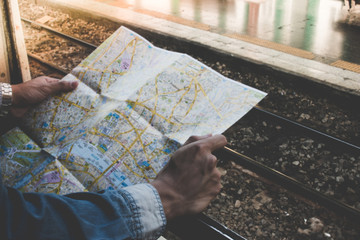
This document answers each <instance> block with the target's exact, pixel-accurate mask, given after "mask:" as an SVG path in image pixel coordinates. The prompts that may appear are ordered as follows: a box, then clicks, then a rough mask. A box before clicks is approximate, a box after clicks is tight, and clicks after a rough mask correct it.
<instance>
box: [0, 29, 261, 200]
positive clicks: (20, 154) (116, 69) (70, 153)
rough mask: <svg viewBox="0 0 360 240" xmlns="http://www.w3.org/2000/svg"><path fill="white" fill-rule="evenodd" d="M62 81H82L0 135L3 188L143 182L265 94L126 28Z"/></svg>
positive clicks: (68, 188) (61, 190)
mask: <svg viewBox="0 0 360 240" xmlns="http://www.w3.org/2000/svg"><path fill="white" fill-rule="evenodd" d="M62 81H80V84H79V86H78V88H77V89H76V90H75V91H73V92H70V93H66V94H62V95H58V96H54V97H52V98H50V99H48V100H47V101H45V102H43V103H41V104H40V105H38V106H36V107H35V108H34V109H32V110H31V111H29V112H28V114H27V116H26V118H25V119H24V121H23V125H22V126H21V129H22V130H23V131H24V132H26V134H25V133H24V132H23V131H21V130H20V129H19V128H16V129H13V130H11V131H10V132H8V133H7V134H5V135H3V136H2V137H1V140H0V145H1V146H0V157H1V165H0V166H1V171H2V176H3V180H4V182H5V184H8V185H10V186H13V187H16V188H18V189H20V190H23V191H38V192H55V193H58V194H65V193H70V192H76V191H98V190H102V189H119V188H122V187H124V186H129V185H132V184H136V183H141V182H150V181H151V180H152V179H154V178H155V176H156V175H157V173H158V172H159V171H160V170H161V169H162V168H163V167H164V165H165V164H166V163H167V162H168V160H169V159H170V157H171V154H172V153H174V152H175V151H176V149H178V148H179V147H180V146H181V145H182V144H184V143H185V141H186V140H187V138H188V137H190V136H191V135H205V134H209V133H212V134H219V133H222V132H224V131H225V130H226V129H227V128H229V127H230V126H231V125H232V124H234V123H235V122H236V121H238V120H239V119H240V118H241V117H242V116H243V115H245V114H246V113H247V112H248V111H249V110H250V109H251V108H252V107H253V106H254V105H256V104H257V103H258V102H259V101H260V100H261V99H263V98H264V97H265V96H266V93H264V92H262V91H259V90H257V89H254V88H251V87H249V86H246V85H244V84H241V83H239V82H236V81H233V80H231V79H228V78H226V77H224V76H222V75H220V74H219V73H217V72H215V71H214V70H212V69H210V68H209V67H207V66H205V65H204V64H202V63H201V62H199V61H197V60H195V59H194V58H192V57H190V56H188V55H186V54H181V53H176V52H172V51H167V50H163V49H160V48H158V47H155V46H153V45H152V44H151V43H150V42H148V41H147V40H146V39H144V38H143V37H141V36H140V35H138V34H136V33H134V32H132V31H131V30H129V29H127V28H125V27H121V28H120V29H118V30H117V31H116V32H115V33H114V34H113V35H112V36H110V37H109V38H108V39H107V40H106V41H105V42H104V43H103V44H101V45H100V46H99V47H98V48H97V49H96V50H95V51H94V52H93V53H92V54H90V55H89V56H88V57H87V58H86V59H85V60H83V61H82V62H81V63H80V64H79V65H78V66H77V67H76V68H74V69H73V70H72V71H71V73H70V74H68V75H67V76H65V77H64V78H63V79H62ZM28 136H29V137H30V138H29V137H28ZM31 139H32V140H31Z"/></svg>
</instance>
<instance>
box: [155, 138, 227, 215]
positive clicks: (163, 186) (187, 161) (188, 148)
mask: <svg viewBox="0 0 360 240" xmlns="http://www.w3.org/2000/svg"><path fill="white" fill-rule="evenodd" d="M226 143H227V141H226V138H225V137H224V136H223V135H215V136H211V135H207V136H202V137H198V136H193V137H190V138H189V140H187V141H186V143H185V144H184V146H182V147H181V148H179V149H178V150H177V151H176V152H175V153H174V155H173V156H172V157H171V159H170V161H169V163H168V164H167V165H166V166H165V167H164V169H163V170H162V171H161V172H160V173H159V174H158V176H157V177H156V179H155V180H154V181H153V182H152V183H151V184H152V185H153V186H154V187H155V188H156V190H157V191H158V192H159V195H160V198H161V202H162V204H163V207H164V211H165V215H166V219H167V220H171V219H173V218H175V217H177V216H183V215H190V214H196V213H199V212H201V211H202V210H203V209H204V208H205V207H207V206H208V205H209V203H210V201H211V200H212V199H213V198H214V197H215V196H216V195H217V194H218V193H219V192H220V190H221V187H222V186H221V184H220V177H221V174H220V172H219V170H218V169H217V168H216V163H217V159H216V157H215V156H214V155H213V154H212V152H213V151H215V150H216V149H219V148H221V147H223V146H225V145H226Z"/></svg>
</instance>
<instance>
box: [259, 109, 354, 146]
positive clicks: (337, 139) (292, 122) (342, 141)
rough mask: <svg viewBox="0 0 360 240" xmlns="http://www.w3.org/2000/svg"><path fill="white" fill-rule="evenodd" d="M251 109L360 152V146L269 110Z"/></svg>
mask: <svg viewBox="0 0 360 240" xmlns="http://www.w3.org/2000/svg"><path fill="white" fill-rule="evenodd" d="M253 109H254V110H256V111H258V112H259V113H262V114H266V115H267V116H269V117H272V118H275V119H277V120H279V121H282V122H284V123H287V124H290V125H293V126H297V127H299V128H301V129H306V130H307V131H309V132H311V133H313V134H315V135H318V136H322V137H323V138H325V139H330V140H332V141H334V142H336V143H339V144H342V145H343V146H346V147H347V148H350V149H355V150H357V151H360V146H357V145H355V144H353V143H349V142H347V141H345V140H342V139H340V138H337V137H334V136H331V135H329V134H327V133H324V132H321V131H319V130H316V129H314V128H311V127H308V126H306V125H303V124H301V123H298V122H296V121H293V120H290V119H288V118H285V117H283V116H280V115H277V114H275V113H272V112H270V111H269V110H266V109H264V108H262V107H261V106H259V105H256V106H255V107H254V108H253Z"/></svg>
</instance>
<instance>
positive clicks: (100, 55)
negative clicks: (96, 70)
mask: <svg viewBox="0 0 360 240" xmlns="http://www.w3.org/2000/svg"><path fill="white" fill-rule="evenodd" d="M120 33H121V31H119V32H118V33H117V35H116V36H114V37H113V39H112V41H111V43H109V46H108V47H107V48H106V49H104V51H103V52H102V54H99V56H98V57H97V58H96V59H95V60H94V61H93V63H92V64H91V65H89V66H94V64H95V63H97V61H99V59H101V58H102V57H103V56H104V55H105V53H106V52H107V51H108V50H109V49H110V48H111V46H112V45H113V44H114V41H115V40H116V39H117V37H118V36H119V35H120Z"/></svg>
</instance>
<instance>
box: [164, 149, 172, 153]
mask: <svg viewBox="0 0 360 240" xmlns="http://www.w3.org/2000/svg"><path fill="white" fill-rule="evenodd" d="M163 152H166V153H171V150H170V149H168V148H165V149H164V150H163Z"/></svg>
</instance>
